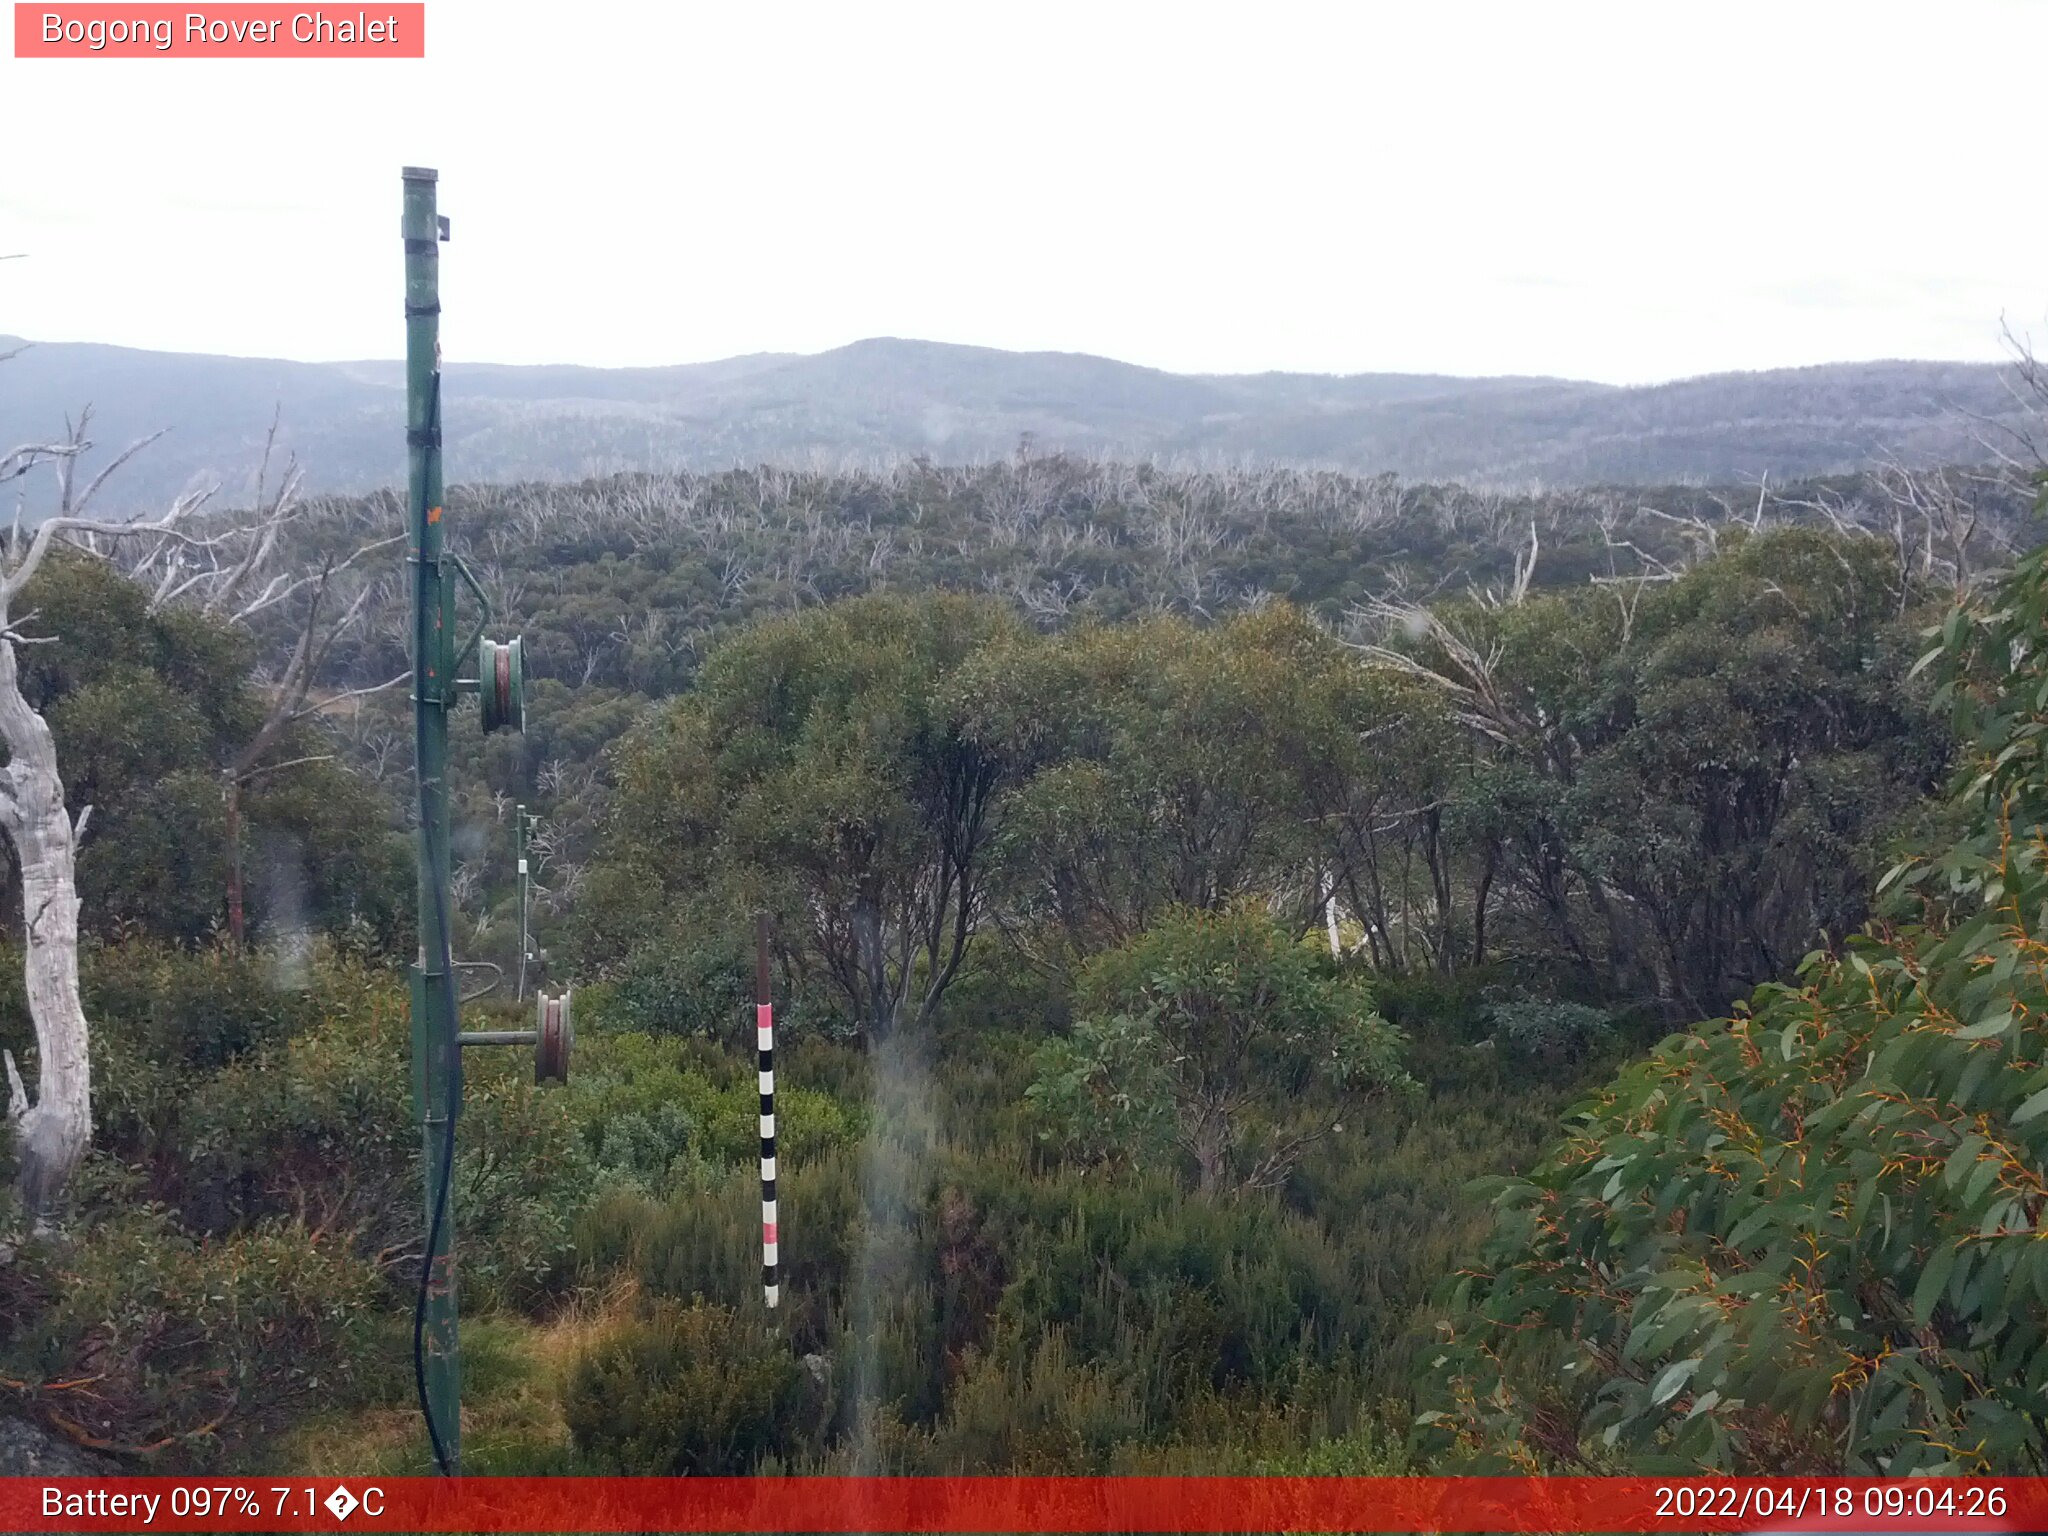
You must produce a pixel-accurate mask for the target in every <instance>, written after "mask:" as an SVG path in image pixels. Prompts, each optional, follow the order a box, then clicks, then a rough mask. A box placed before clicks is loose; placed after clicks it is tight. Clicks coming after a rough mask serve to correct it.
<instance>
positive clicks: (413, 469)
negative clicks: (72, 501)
mask: <svg viewBox="0 0 2048 1536" xmlns="http://www.w3.org/2000/svg"><path fill="white" fill-rule="evenodd" d="M404 179H405V216H404V221H403V226H402V229H403V234H404V237H405V385H406V419H405V426H406V433H405V438H406V444H407V451H408V456H409V475H408V494H409V508H410V513H411V527H412V566H413V577H414V580H413V646H412V657H413V673H412V675H413V721H414V749H415V767H416V771H417V774H418V778H419V794H420V832H419V928H420V948H419V962H418V964H417V965H415V966H414V967H413V976H412V1043H413V1052H412V1054H413V1089H414V1092H415V1094H416V1095H417V1102H418V1107H419V1115H420V1134H421V1142H422V1146H423V1149H424V1151H425V1154H426V1156H425V1160H424V1166H425V1170H426V1195H427V1212H426V1214H427V1231H428V1242H427V1251H426V1254H425V1257H424V1259H423V1261H422V1262H423V1263H424V1264H425V1265H426V1277H425V1283H424V1286H423V1294H422V1296H421V1298H420V1314H421V1315H420V1317H419V1318H418V1320H417V1332H418V1337H417V1339H416V1344H417V1345H418V1361H417V1363H418V1368H419V1378H420V1380H419V1388H420V1406H421V1409H422V1411H423V1412H425V1414H426V1415H427V1423H428V1432H429V1438H430V1440H431V1441H432V1442H433V1447H434V1452H435V1456H436V1459H437V1460H438V1461H439V1463H440V1465H441V1468H442V1470H443V1471H445V1472H448V1473H450V1474H453V1473H455V1472H458V1471H460V1470H461V1463H462V1436H461V1426H460V1423H459V1420H458V1414H459V1408H460V1403H461V1398H462V1373H461V1357H460V1356H459V1355H458V1353H457V1351H456V1307H455V1220H454V1211H453V1209H452V1206H453V1203H454V1202H453V1196H452V1191H451V1189H450V1184H451V1182H452V1168H451V1166H450V1165H451V1164H452V1162H453V1160H454V1152H455V1116H456V1114H457V1112H458V1110H459V1109H460V1106H461V1103H462V1053H461V1049H460V1047H459V1046H458V1045H457V1043H456V1016H455V1015H456V1004H455V982H454V973H453V969H452V966H451V964H450V953H449V945H450V943H451V942H452V936H451V935H450V934H449V932H448V922H449V894H448V868H449V861H448V711H449V709H450V708H451V707H452V706H453V705H454V703H455V701H456V688H455V662H456V657H455V633H454V624H453V622H452V621H453V618H454V607H455V584H454V582H453V580H451V579H450V573H448V572H447V571H445V570H444V567H443V560H442V537H443V533H444V528H443V525H442V521H441V489H442V487H441V320H440V310H441V303H440V299H441V279H440V241H441V239H442V224H441V220H440V218H439V216H438V215H437V214H436V212H435V207H434V193H435V179H436V178H435V173H434V172H433V171H430V170H419V169H415V168H412V167H408V168H407V169H406V171H405V173H404Z"/></svg>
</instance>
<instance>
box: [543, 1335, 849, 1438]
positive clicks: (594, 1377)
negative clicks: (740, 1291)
mask: <svg viewBox="0 0 2048 1536" xmlns="http://www.w3.org/2000/svg"><path fill="white" fill-rule="evenodd" d="M562 1408H563V1415H564V1417H565V1418H566V1419H567V1421H568V1424H569V1430H570V1433H571V1435H573V1436H574V1438H575V1443H576V1448H577V1450H578V1451H579V1452H580V1453H582V1454H583V1455H584V1456H586V1457H588V1458H589V1459H590V1461H591V1462H592V1463H593V1464H594V1465H597V1466H601V1467H605V1468H608V1469H611V1470H617V1471H629V1472H635V1473H657V1474H668V1475H681V1474H685V1473H697V1474H706V1475H719V1474H740V1473H747V1472H753V1471H755V1470H756V1469H758V1468H759V1467H760V1466H761V1464H762V1462H763V1461H764V1460H765V1459H767V1458H769V1457H771V1456H772V1457H775V1458H777V1459H778V1460H780V1461H782V1462H785V1463H787V1462H789V1461H792V1460H796V1459H799V1458H802V1457H804V1456H806V1455H808V1454H809V1453H810V1452H812V1451H813V1450H814V1449H815V1448H816V1447H817V1445H818V1444H819V1443H820V1441H821V1440H822V1438H823V1434H824V1430H825V1427H826V1424H827V1421H828V1418H829V1414H830V1404H829V1401H828V1399H827V1397H826V1394H825V1392H824V1389H823V1385H822V1383H821V1381H820V1380H819V1378H818V1376H817V1374H816V1373H815V1372H814V1371H811V1370H807V1369H806V1368H805V1366H804V1364H803V1362H802V1361H801V1360H799V1359H798V1358H797V1356H796V1355H795V1354H793V1353H792V1352H791V1351H790V1349H789V1346H788V1345H787V1344H786V1343H784V1342H783V1341H782V1340H780V1339H779V1338H778V1337H777V1336H776V1335H775V1333H774V1332H773V1331H772V1330H771V1329H770V1328H768V1327H767V1326H766V1325H765V1324H764V1323H762V1322H761V1321H760V1320H759V1319H758V1318H754V1319H749V1318H748V1317H745V1316H743V1315H742V1314H741V1313H739V1312H737V1311H735V1310H734V1309H732V1308H731V1307H724V1306H716V1305H712V1304H709V1303H703V1302H696V1303H691V1304H689V1305H686V1306H679V1305H675V1304H671V1303H660V1304H657V1305H655V1306H654V1307H653V1308H652V1309H651V1310H650V1311H649V1312H648V1314H647V1315H646V1316H644V1317H641V1318H636V1319H634V1320H633V1321H631V1322H629V1323H626V1324H623V1325H621V1326H620V1327H619V1328H618V1329H617V1330H616V1331H615V1332H614V1333H612V1334H611V1336H610V1337H608V1338H606V1339H605V1340H603V1341H602V1342H601V1343H600V1344H598V1345H597V1347H596V1348H594V1349H593V1350H592V1351H591V1352H590V1354H589V1355H587V1356H586V1357H585V1358H584V1359H583V1360H582V1361H581V1362H580V1363H579V1364H578V1365H577V1367H576V1368H575V1370H574V1372H573V1373H572V1375H571V1377H570V1380H569V1382H568V1384H567V1386H566V1387H565V1389H564V1391H563V1401H562Z"/></svg>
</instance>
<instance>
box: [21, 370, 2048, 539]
mask: <svg viewBox="0 0 2048 1536" xmlns="http://www.w3.org/2000/svg"><path fill="white" fill-rule="evenodd" d="M18 344H19V343H18V342H17V341H16V340H15V339H14V338H8V337H0V351H5V350H7V349H8V348H10V347H12V346H15V345H18ZM2002 372H2003V370H2001V369H2000V368H1998V367H1996V366H1994V365H1990V364H1977V363H1940V362H1873V363H1837V364H1825V365H1821V366H1816V367H1808V368H1792V369H1778V370H1773V371H1770V372H1760V373H1729V374H1715V375H1710V376H1707V377H1703V378H1695V379H1685V380H1681V381H1679V382H1676V383H1670V384H1660V385H1648V386H1630V387H1621V386H1616V385H1607V384H1592V383H1584V382H1579V381H1574V380H1569V379H1551V378H1457V377H1452V376H1448V375H1432V374H1394V373H1384V374H1350V375H1317V374H1289V373H1263V374H1233V375H1217V374H1174V373H1166V372H1163V371H1161V370H1158V369H1153V368H1144V367H1139V366H1137V365H1135V364H1131V363H1120V362H1115V361H1112V360H1111V359H1108V358H1102V357H1094V356H1090V355H1088V354H1085V353H1059V352H1003V351H999V350H996V349H994V348H989V347H968V346H956V345H952V344H947V343H939V342H924V341H906V340H902V339H899V338H893V337H879V338H874V339H871V340H867V341H859V342H855V343H853V344H852V345H850V346H845V347H839V348H837V349H835V350H833V351H830V352H821V353H817V354H811V355H804V354H791V353H756V354H752V355H749V356H743V357H733V358H726V359H723V360H721V361H718V362H709V363H685V364H679V365H676V366H673V367H665V368H587V367H581V366H576V365H569V364H561V365H554V364H546V365H530V366H529V365H508V364H491V363H453V364H451V365H450V366H449V368H448V371H447V376H446V380H445V390H446V395H445V400H444V410H445V416H446V420H445V432H446V444H447V455H448V457H447V463H448V474H449V478H450V479H451V480H461V481H469V482H506V481H513V480H526V479H534V480H580V479H585V478H589V477H591V476H595V475H602V474H609V473H614V472H617V471H621V470H640V469H677V468H692V469H722V468H727V467H730V466H731V465H733V464H735V463H741V464H750V463H757V462H768V463H784V464H794V465H817V466H839V465H845V464H859V463H873V462H876V461H879V460H887V459H892V458H899V457H910V456H916V455H925V456H929V457H931V458H933V459H936V460H939V461H942V462H972V461H977V460H985V459H989V458H994V457H1001V456H1004V455H1007V454H1010V453H1012V452H1014V451H1015V450H1016V448H1017V446H1018V444H1019V442H1020V440H1022V439H1023V438H1025V437H1026V436H1027V435H1028V436H1029V438H1030V439H1031V441H1032V443H1033V445H1034V447H1035V448H1036V450H1038V451H1041V452H1053V451H1068V452H1075V453H1087V454H1097V455H1111V456H1117V457H1127V458H1138V459H1164V460H1169V461H1173V462H1178V463H1182V464H1197V465H1199V464H1203V463H1216V464H1225V463H1228V464H1257V463H1279V464H1291V465H1298V466H1308V467H1326V468H1333V469H1342V470H1346V471H1350V472H1353V473H1360V474H1377V473H1381V472H1391V473H1393V474H1396V475H1399V476H1401V477H1403V478H1404V479H1430V480H1463V481H1467V482H1477V483H1494V484H1506V485H1517V486H1523V485H1538V484H1541V485H1550V486H1560V485H1579V484H1660V483H1671V482H1675V481H1695V482H1698V481H1712V482H1731V481H1744V480H1748V481H1754V480H1755V479H1756V477H1757V476H1758V475H1761V474H1769V475H1771V476H1772V477H1773V478H1774V479H1789V478H1793V477H1799V476H1807V475H1815V474H1830V473H1837V472H1844V471H1848V470H1852V469H1857V468H1862V467H1865V466H1867V465H1868V464H1869V463H1870V462H1871V461H1872V460H1873V459H1876V458H1879V457H1885V456H1889V457H1896V458H1897V459H1899V460H1900V461H1901V462H1904V463H1908V464H1928V463H1936V462H1967V461H1973V460H1977V459H1981V458H1984V457H1986V456H1987V455H1986V451H1985V450H1984V449H1983V447H1982V446H1981V444H1980V443H1979V442H1978V441H1977V439H1978V438H1979V437H1980V436H1982V435H1983V434H1985V433H1986V432H1997V431H1999V430H2000V429H2002V428H2012V429H2015V430H2025V429H2027V428H2028V427H2029V426H2030V425H2031V420H2032V418H2031V414H2030V413H2029V412H2028V411H2027V410H2025V409H2024V408H2023V407H2022V406H2021V404H2020V403H2019V402H2018V401H2016V399H2015V398H2014V396H2013V394H2012V392H2011V391H2010V390H2009V388H2008V387H2007V383H2006V381H2005V379H2004V378H2002V377H2001V374H2002ZM403 390H404V373H403V368H402V365H400V364H399V363H397V362H384V361H372V362H351V363H300V362H287V361H282V360H277V359H262V358H237V357H216V356H209V355H202V354H192V353H172V352H146V351H138V350H133V349H129V348H124V347H112V346H103V345H98V344H87V343H67V342H47V343H40V344H36V345H33V346H31V347H29V348H28V350H26V351H24V352H22V353H21V355H20V356H18V357H16V358H15V359H13V360H12V361H11V362H9V363H6V364H5V365H0V449H4V447H6V446H11V445H12V444H14V443H16V442H24V441H28V440H31V439H44V438H47V437H49V436H50V435H51V433H52V432H53V430H55V429H57V428H59V427H60V426H61V423H62V420H63V418H64V415H65V414H66V413H67V412H72V413H75V412H76V411H77V410H78V409H79V408H80V407H81V406H83V405H86V404H88V403H90V404H91V405H92V406H93V408H94V422H95V431H94V436H95V439H96V441H97V442H98V443H99V445H100V455H99V462H102V463H103V462H105V455H107V454H111V453H112V452H114V451H118V449H119V448H121V447H124V446H126V445H127V444H128V443H129V442H131V441H133V440H134V439H136V438H139V437H141V436H143V435H145V434H146V433H149V432H153V431H156V430H158V429H159V428H163V427H169V428H171V431H170V433H169V434H168V435H167V436H166V437H165V438H164V439H163V440H162V441H161V442H158V443H156V444H154V445H153V446H152V447H151V448H150V449H149V451H148V452H147V453H145V454H143V455H141V456H140V457H138V458H137V459H136V460H135V461H134V462H133V463H132V464H131V465H129V466H127V467H126V468H124V469H123V471H122V472H121V474H120V475H119V476H117V477H116V478H115V480H113V481H110V482H109V484H108V487H107V489H106V491H105V492H103V493H102V494H103V498H104V505H106V506H107V507H108V508H109V509H112V508H114V507H117V506H119V507H128V508H135V507H142V506H148V505H153V504H157V503H161V502H162V501H164V500H165V499H167V498H168V497H170V496H172V495H174V494H176V493H177V492H178V491H180V490H183V489H187V488H189V487H190V486H192V485H194V484H201V483H208V482H213V481H218V482H220V483H221V484H222V486H223V489H224V494H227V495H230V496H232V495H234V494H237V493H238V492H239V491H241V490H242V488H243V487H244V486H245V485H246V483H247V481H248V478H249V476H250V474H251V472H252V471H253V468H254V466H255V463H256V460H257V458H258V456H259V455H260V452H261V448H262V442H263V437H264V433H265V432H266V431H267V429H268V428H269V425H270V422H271V418H272V414H273V412H281V415H282V426H281V429H280V434H279V436H280V440H281V442H283V443H284V444H285V445H286V446H287V447H289V448H290V449H291V450H292V451H293V452H295V453H296V454H297V455H298V457H299V460H300V463H301V464H302V465H303V466H304V468H305V470H306V475H307V484H308V486H309V488H311V489H313V490H316V491H336V492H357V491H366V490H371V489H374V488H376V487H378V486H384V485H396V484H400V483H402V479H403V474H404V429H403V413H404V394H403ZM31 510H32V511H33V503H31Z"/></svg>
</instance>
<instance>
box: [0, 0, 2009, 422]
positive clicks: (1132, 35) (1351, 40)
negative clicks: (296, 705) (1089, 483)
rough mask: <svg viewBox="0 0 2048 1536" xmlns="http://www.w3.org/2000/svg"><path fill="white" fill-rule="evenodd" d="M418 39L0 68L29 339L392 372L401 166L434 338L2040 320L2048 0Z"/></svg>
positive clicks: (1194, 365) (739, 343) (993, 19)
mask: <svg viewBox="0 0 2048 1536" xmlns="http://www.w3.org/2000/svg"><path fill="white" fill-rule="evenodd" d="M344 9H345V11H346V13H347V14H353V13H354V10H355V6H354V5H353V4H350V5H348V6H346V8H344V6H342V5H341V4H330V5H329V10H330V12H342V11H344ZM371 9H372V10H373V11H374V9H375V6H374V3H372V4H371ZM427 23H428V45H427V52H428V57H427V59H426V60H425V61H423V62H374V63H373V62H361V61H304V60H276V61H212V60H206V61H202V60H191V59H179V58H176V57H171V58H167V59H152V60H95V61H71V60H64V61H53V60H33V59H31V60H16V59H14V58H12V57H11V56H6V57H0V253H4V252H7V251H17V250H18V251H25V252H28V253H29V259H28V260H24V261H11V262H6V263H4V264H0V332H8V331H13V332H18V333H21V334H25V335H28V336H32V337H36V338H38V339H45V340H67V341H86V340H91V341H107V342H117V343H122V344H125V345H129V346H140V347H161V348H171V349H178V350H189V351H207V352H229V353H242V354H257V355H265V356H283V357H296V358H310V359H323V358H355V357H366V356H392V355H396V354H397V353H398V352H399V351H400V350H401V348H402V342H403V338H402V331H401V322H400V319H399V316H398V304H399V294H400V270H401V269H400V263H401V253H400V250H399V246H398V231H397V220H398V206H399V179H398V171H399V168H400V166H401V165H405V164H424V165H432V166H436V167H438V168H439V169H440V171H441V198H442V204H441V206H442V210H443V211H444V212H445V213H447V214H448V215H449V216H450V217H451V219H452V220H453V223H454V241H453V243H452V244H451V245H449V246H447V247H444V261H443V282H444V304H445V306H446V313H445V315H444V329H443V338H444V344H445V347H446V350H447V354H448V355H449V357H450V358H451V359H466V360H489V361H500V362H579V363H595V364H625V363H673V362H688V361H695V360H700V359H706V358H715V357H723V356H729V355H732V354H735V353H742V352H754V351H806V352H808V351H818V350H822V349H824V348H828V347H833V346H837V345H840V344H842V343H845V342H848V341H852V340H855V339H857V338H860V337H863V336H873V335H897V336H915V337H924V338H930V339H935V340H942V341H957V342H972V343H978V344H983V345H988V346H997V347H1009V348H1020V349H1041V348H1042V349H1053V350H1062V351H1085V352H1096V353H1102V354H1105V355H1108V356H1111V357H1118V358H1123V359H1127V360H1129V361H1132V362H1139V363H1146V364H1151V365H1154V366H1158V367H1162V368H1171V369H1177V370H1202V371H1231V372H1245V371H1257V370H1262V369H1269V368H1281V369H1302V370H1312V371H1318V372H1364V371H1377V370H1386V369H1394V370H1427V371H1442V372H1451V373H1508V372H1517V373H1555V374H1567V375H1573V376H1577V377H1582V378H1593V379H1602V380H1609V381H1614V382H1635V381H1645V380H1654V379H1663V378H1671V377H1676V376H1681V375H1686V374H1692V373H1700V372H1707V371H1712V370H1717V369H1727V368H1753V367H1770V366H1778V365H1785V364H1797V363H1812V362H1824V361H1834V360H1842V359H1852V358H1870V357H1939V358H1982V359H1991V358H1996V357H1999V356H2000V355H2002V354H2001V352H2000V348H1999V343H1998V326H1999V321H2000V317H2001V315H2002V314H2003V315H2007V316H2009V317H2010V318H2011V319H2012V321H2013V323H2014V324H2015V326H2016V327H2020V328H2026V329H2031V330H2034V331H2036V332H2038V331H2040V330H2041V329H2042V328H2043V325H2044V322H2048V194H2044V193H2043V192H2042V191H2041V190H2040V188H2039V186H2038V178H2037V177H2036V176H2035V174H2034V172H2035V170H2036V169H2037V167H2038V166H2039V164H2040V157H2041V149H2040V121H2041V119H2040V104H2039V99H2038V98H2039V92H2038V79H2039V76H2038V68H2039V61H2040V60H2041V59H2042V58H2043V57H2044V56H2048V4H2044V3H2035V0H2014V3H2009V4H1999V3H1992V0H1982V3H1972V0H1942V3H1935V0H1910V3H1900V4H1896V5H1890V4H1883V3H1873V0H1860V3H1854V4H1842V5H1836V4H1823V3H1796V4H1794V3H1786V0H1774V3H1769V4H1758V5H1753V6H1752V5H1743V4H1730V3H1724V0H1716V3H1679V0H1631V3H1628V4H1620V5H1611V6H1610V5H1594V4H1575V3H1570V0H1522V3H1516V4H1500V5H1492V4H1457V3H1445V0H1402V3H1399V4H1393V3H1368V0H1351V3H1329V4H1287V3H1278V0H1244V3H1241V4H1235V5H1228V6H1221V5H1219V6H1209V5H1203V4H1195V3H1189V0H1180V3H1175V4H1150V3H1138V0H1092V3H1085V4H1064V3H1052V0H1033V3H1031V4H995V3H989V0H950V3H945V4H934V5H908V4H884V3H879V0H837V3H833V4H818V5H795V4H787V5H785V4H773V3H760V0H744V3H737V0H719V3H717V4H699V3H640V4H624V3H616V0H555V3H551V4H545V5H543V4H531V3H526V0H428V8H427ZM0 46H6V45H5V44H0Z"/></svg>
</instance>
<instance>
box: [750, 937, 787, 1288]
mask: <svg viewBox="0 0 2048 1536" xmlns="http://www.w3.org/2000/svg"><path fill="white" fill-rule="evenodd" d="M754 1043H755V1045H756V1047H757V1048H758V1049H759V1051H760V1053H761V1298H762V1300H764V1301H765V1302H767V1304H768V1305H769V1307H770V1308H773V1307H774V1306H776V1305H777V1303H779V1302H780V1301H781V1299H782V1286H781V1284H780V1283H779V1281H778V1271H779V1269H780V1253H779V1249H780V1246H781V1241H780V1234H779V1232H778V1231H777V1224H776V1219H775V1004H774V1001H773V1000H772V999H771V998H770V997H769V994H768V914H767V913H765V912H763V913H762V914H761V915H760V916H759V917H758V918H757V919H756V920H755V924H754Z"/></svg>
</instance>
